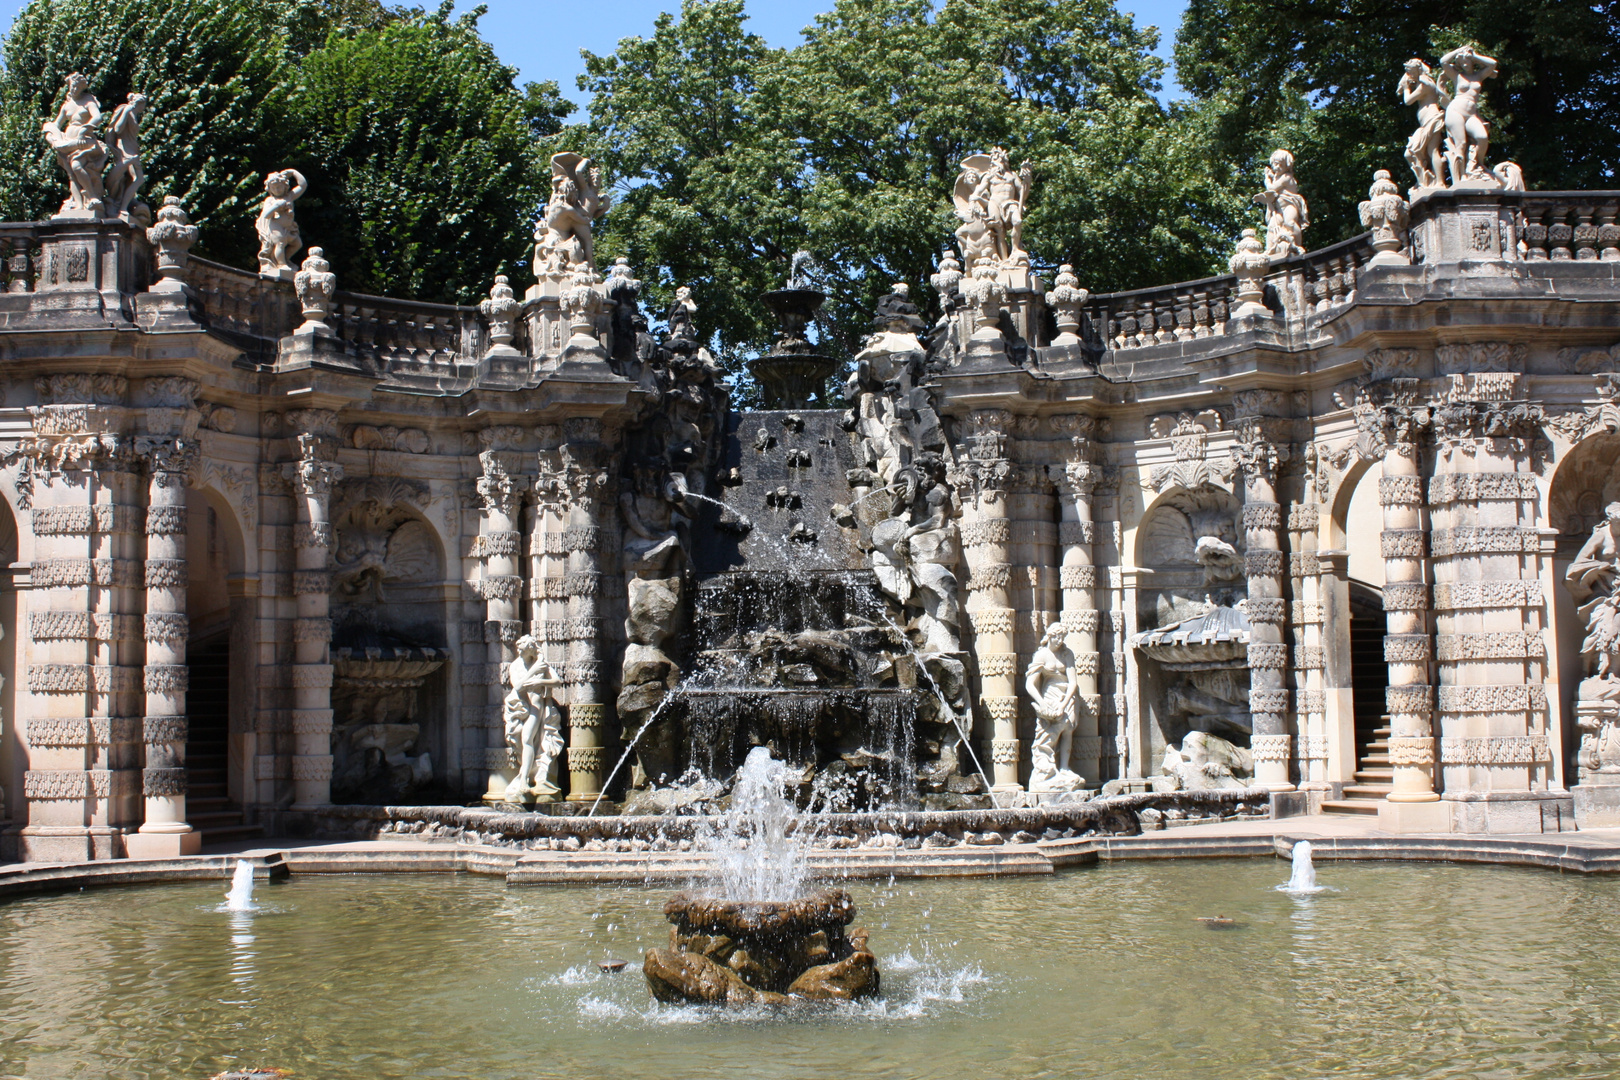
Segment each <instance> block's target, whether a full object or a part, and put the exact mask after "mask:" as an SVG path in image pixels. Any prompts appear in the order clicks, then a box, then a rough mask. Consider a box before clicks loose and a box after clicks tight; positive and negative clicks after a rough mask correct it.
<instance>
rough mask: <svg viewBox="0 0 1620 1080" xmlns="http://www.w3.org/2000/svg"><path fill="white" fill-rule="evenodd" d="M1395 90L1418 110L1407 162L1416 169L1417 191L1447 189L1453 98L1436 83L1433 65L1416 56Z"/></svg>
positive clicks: (1407, 66) (1411, 60) (1407, 151)
mask: <svg viewBox="0 0 1620 1080" xmlns="http://www.w3.org/2000/svg"><path fill="white" fill-rule="evenodd" d="M1395 89H1396V90H1398V91H1400V94H1401V100H1402V101H1404V102H1405V103H1406V104H1407V105H1416V106H1417V110H1418V126H1417V130H1416V131H1414V132H1412V137H1411V138H1410V139H1408V140H1406V163H1407V164H1408V165H1410V166H1412V176H1413V177H1414V178H1415V179H1416V181H1417V190H1418V191H1426V190H1429V189H1432V188H1441V187H1445V186H1446V167H1445V162H1446V154H1445V149H1444V143H1445V134H1446V106H1448V105H1450V104H1451V95H1450V94H1448V93H1446V91H1445V90H1444V89H1443V88H1442V87H1441V86H1440V84H1439V83H1437V82H1435V80H1434V76H1433V75H1432V74H1431V73H1430V71H1429V65H1428V64H1425V63H1424V62H1423V61H1422V60H1419V59H1418V58H1417V57H1415V56H1414V57H1413V58H1412V59H1410V60H1408V61H1407V62H1406V70H1405V72H1404V73H1403V74H1402V75H1401V81H1400V82H1399V83H1397V84H1396V86H1395ZM1415 197H1416V196H1415V194H1414V198H1415Z"/></svg>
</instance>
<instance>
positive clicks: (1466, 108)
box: [1440, 45, 1500, 187]
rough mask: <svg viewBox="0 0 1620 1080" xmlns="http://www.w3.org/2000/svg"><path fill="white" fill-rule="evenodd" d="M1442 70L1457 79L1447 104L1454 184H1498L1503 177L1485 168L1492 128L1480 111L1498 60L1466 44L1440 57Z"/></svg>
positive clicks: (1448, 149)
mask: <svg viewBox="0 0 1620 1080" xmlns="http://www.w3.org/2000/svg"><path fill="white" fill-rule="evenodd" d="M1440 74H1441V76H1442V77H1443V78H1447V79H1451V80H1453V83H1454V89H1453V91H1452V94H1451V100H1450V101H1449V102H1447V104H1446V165H1447V166H1448V167H1449V168H1450V170H1451V185H1452V187H1459V186H1461V185H1463V184H1464V183H1467V184H1471V185H1476V184H1477V185H1481V186H1485V187H1495V186H1497V184H1498V183H1500V181H1499V180H1498V179H1497V178H1496V177H1494V176H1492V175H1491V173H1490V172H1489V171H1488V170H1487V169H1486V168H1485V154H1486V152H1487V151H1488V150H1490V148H1491V130H1490V128H1489V127H1488V126H1486V124H1485V118H1484V117H1483V116H1481V115H1480V112H1479V94H1480V91H1481V90H1482V89H1483V88H1484V85H1485V80H1486V79H1494V78H1495V77H1496V61H1495V60H1494V59H1492V58H1491V57H1489V56H1485V55H1482V54H1480V53H1477V52H1475V51H1474V50H1473V48H1472V47H1471V46H1468V45H1464V46H1462V47H1461V48H1459V49H1453V50H1451V51H1450V52H1448V53H1446V55H1444V56H1442V57H1441V58H1440Z"/></svg>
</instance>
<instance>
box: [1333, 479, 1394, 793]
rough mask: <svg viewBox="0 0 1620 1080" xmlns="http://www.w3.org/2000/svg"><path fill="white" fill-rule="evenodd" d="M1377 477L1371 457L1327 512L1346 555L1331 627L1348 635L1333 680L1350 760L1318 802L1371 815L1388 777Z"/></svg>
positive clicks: (1381, 521) (1380, 511)
mask: <svg viewBox="0 0 1620 1080" xmlns="http://www.w3.org/2000/svg"><path fill="white" fill-rule="evenodd" d="M1383 475H1384V470H1383V465H1382V463H1380V462H1376V461H1375V462H1373V463H1371V464H1369V465H1368V466H1367V467H1366V468H1365V470H1363V471H1362V472H1361V473H1360V474H1359V475H1356V476H1352V477H1347V478H1346V480H1347V484H1348V485H1349V486H1348V488H1347V491H1348V498H1344V497H1341V498H1340V499H1339V500H1338V502H1337V505H1336V512H1335V514H1334V531H1335V534H1336V535H1335V537H1334V539H1335V541H1336V542H1337V544H1338V546H1340V547H1341V548H1342V549H1343V550H1344V552H1345V564H1344V567H1345V569H1344V573H1345V582H1344V585H1343V586H1342V588H1343V589H1344V593H1343V594H1342V596H1343V600H1344V603H1343V604H1342V606H1341V607H1340V608H1339V610H1340V611H1341V612H1343V613H1345V614H1347V615H1348V616H1349V617H1348V619H1346V620H1345V622H1346V623H1347V626H1345V627H1344V628H1343V629H1341V630H1339V631H1338V632H1340V633H1345V634H1346V635H1347V638H1348V641H1347V642H1346V643H1345V644H1346V645H1347V648H1346V654H1347V656H1348V659H1349V671H1348V676H1349V678H1348V680H1345V681H1341V682H1340V683H1339V684H1338V685H1340V686H1345V685H1346V682H1348V688H1349V694H1348V695H1346V697H1347V698H1348V704H1349V705H1350V712H1351V716H1350V718H1349V719H1350V723H1349V724H1348V725H1345V724H1342V723H1341V726H1340V731H1341V732H1342V737H1344V738H1345V741H1346V743H1348V745H1346V746H1345V749H1346V750H1348V751H1350V752H1351V753H1352V754H1353V755H1354V758H1353V760H1352V761H1351V762H1350V763H1348V764H1349V766H1350V768H1349V770H1348V772H1349V775H1348V776H1345V774H1344V772H1341V773H1340V776H1341V777H1342V778H1343V782H1344V787H1343V792H1342V796H1341V798H1339V799H1330V800H1326V801H1324V802H1323V804H1322V809H1323V810H1324V811H1326V812H1328V813H1351V814H1364V815H1369V816H1370V815H1375V814H1377V813H1378V806H1379V804H1380V803H1381V802H1383V800H1384V797H1385V796H1386V795H1387V794H1389V791H1390V789H1391V787H1392V786H1393V782H1394V772H1393V769H1392V767H1391V765H1390V761H1389V724H1388V721H1387V720H1386V714H1385V690H1387V689H1388V687H1389V665H1388V663H1387V662H1386V661H1385V659H1384V634H1385V627H1386V625H1387V624H1386V620H1385V617H1384V598H1383V597H1384V557H1383V551H1382V540H1381V537H1382V533H1383V530H1384V514H1383V507H1382V506H1381V505H1380V503H1379V498H1378V488H1379V482H1380V481H1381V480H1382V479H1383ZM1328 629H1329V632H1330V633H1331V632H1333V629H1332V628H1328ZM1341 640H1343V639H1341ZM1341 647H1343V646H1341ZM1341 678H1342V676H1341ZM1346 729H1348V730H1346Z"/></svg>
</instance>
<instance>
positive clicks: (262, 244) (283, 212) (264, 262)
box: [258, 169, 309, 280]
mask: <svg viewBox="0 0 1620 1080" xmlns="http://www.w3.org/2000/svg"><path fill="white" fill-rule="evenodd" d="M308 187H309V184H308V182H307V181H306V180H305V179H304V177H303V174H302V173H300V172H299V171H298V170H297V169H285V170H283V171H281V172H273V173H271V174H270V175H269V176H267V177H265V178H264V191H265V199H264V205H262V206H261V207H259V221H258V230H259V273H260V274H263V275H264V276H265V277H273V278H284V279H289V280H290V279H291V278H292V277H293V275H294V274H296V273H297V272H298V270H297V267H295V266H293V262H292V259H293V256H294V255H296V254H298V250H299V249H300V248H302V247H303V246H304V241H303V238H302V237H301V236H299V235H298V221H297V219H295V218H294V217H293V203H295V202H297V201H298V199H299V198H300V197H301V196H302V195H303V194H304V191H305V190H306V189H307V188H308Z"/></svg>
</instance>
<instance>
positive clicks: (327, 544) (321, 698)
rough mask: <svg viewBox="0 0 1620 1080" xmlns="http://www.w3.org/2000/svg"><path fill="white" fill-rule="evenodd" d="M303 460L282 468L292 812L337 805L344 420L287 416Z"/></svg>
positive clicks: (313, 412)
mask: <svg viewBox="0 0 1620 1080" xmlns="http://www.w3.org/2000/svg"><path fill="white" fill-rule="evenodd" d="M286 422H287V424H288V430H289V431H290V432H296V433H297V434H296V435H295V436H294V441H295V443H296V444H297V447H298V460H297V461H293V462H289V463H288V464H286V465H284V466H282V471H283V474H284V475H285V476H286V477H287V479H288V480H289V481H290V482H291V483H292V488H293V505H294V507H295V509H296V514H297V520H296V522H295V524H294V525H293V548H294V558H295V561H294V563H293V567H294V569H293V593H294V596H295V600H296V605H297V618H296V619H295V620H294V622H293V671H292V679H293V716H292V726H293V761H292V777H293V803H292V805H293V809H295V810H310V809H314V808H316V807H320V806H326V805H328V804H329V803H330V802H331V801H332V660H331V643H332V618H331V601H332V597H331V592H332V575H331V572H330V571H329V570H328V569H327V562H328V558H329V554H330V552H331V549H332V519H331V503H332V488H333V487H334V486H335V485H336V484H337V482H338V481H339V480H341V479H343V467H342V466H341V465H339V464H338V463H337V461H336V458H337V445H338V443H337V414H336V413H334V412H332V411H331V410H329V409H294V410H292V411H290V412H288V413H287V416H286Z"/></svg>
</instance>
